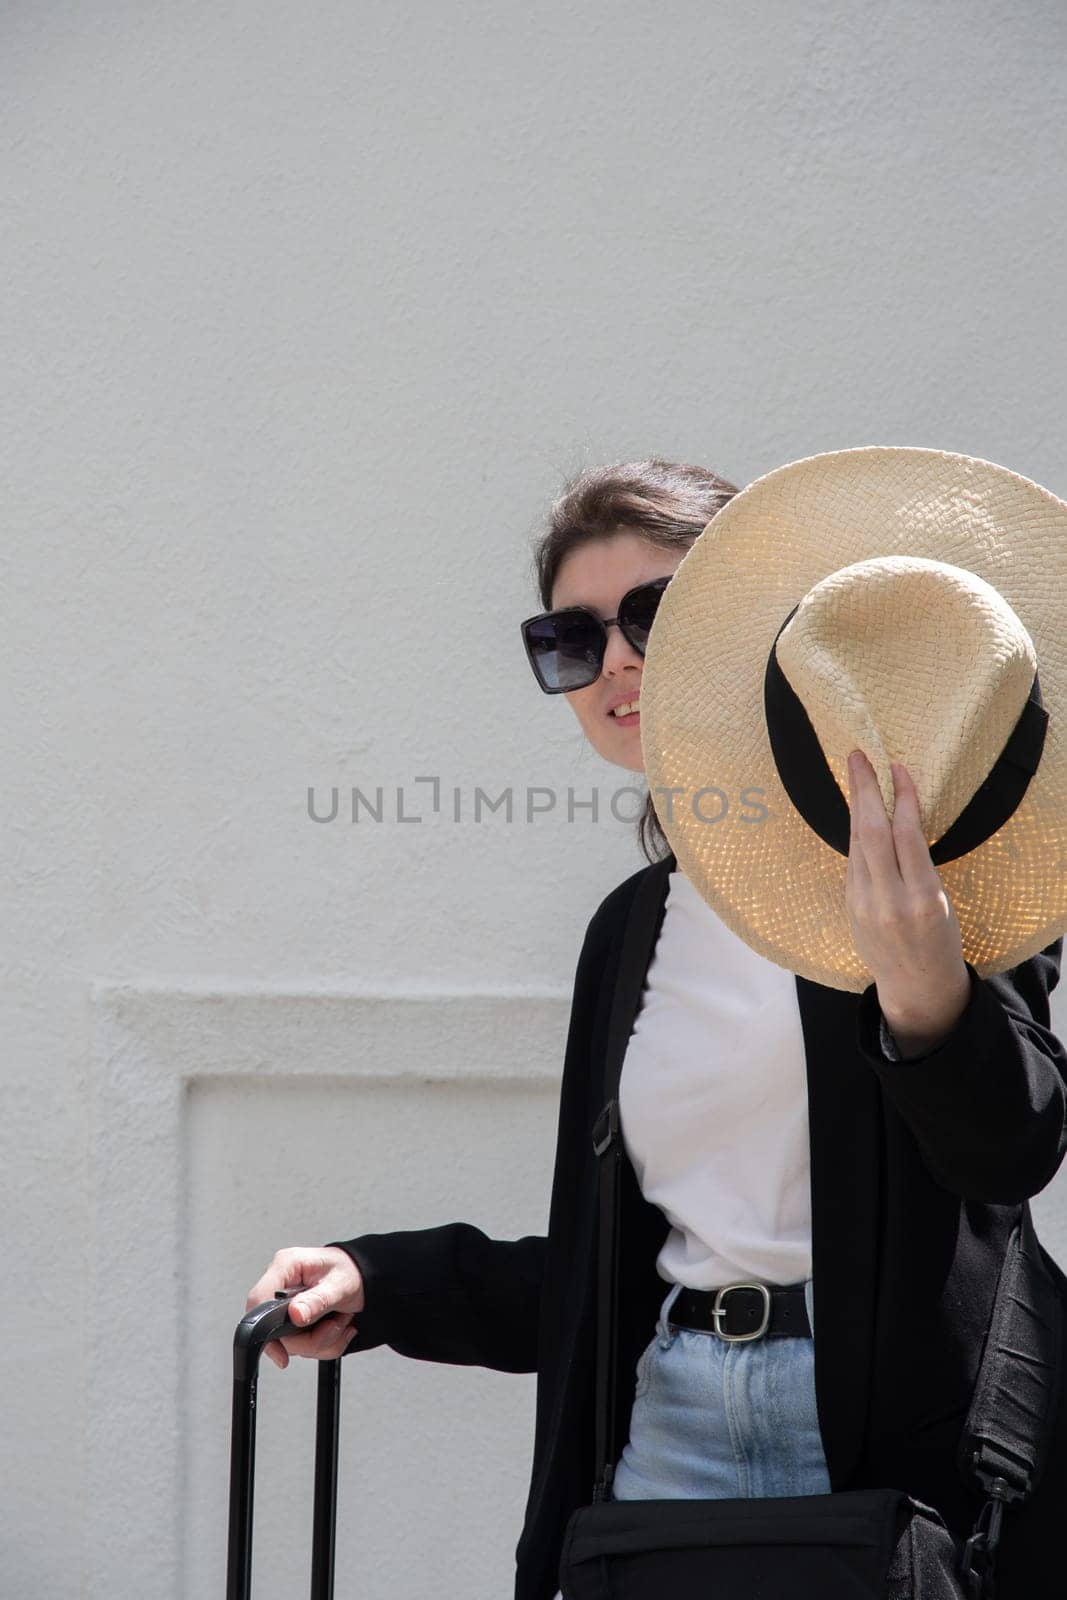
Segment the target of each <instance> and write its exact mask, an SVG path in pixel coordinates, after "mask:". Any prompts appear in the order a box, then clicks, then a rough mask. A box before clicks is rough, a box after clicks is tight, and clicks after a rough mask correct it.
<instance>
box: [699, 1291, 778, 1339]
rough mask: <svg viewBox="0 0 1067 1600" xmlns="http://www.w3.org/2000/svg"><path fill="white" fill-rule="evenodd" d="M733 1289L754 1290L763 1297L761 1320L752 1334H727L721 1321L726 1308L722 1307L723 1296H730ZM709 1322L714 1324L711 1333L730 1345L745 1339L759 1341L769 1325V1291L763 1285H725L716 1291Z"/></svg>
mask: <svg viewBox="0 0 1067 1600" xmlns="http://www.w3.org/2000/svg"><path fill="white" fill-rule="evenodd" d="M734 1289H756V1290H758V1291H759V1293H760V1294H761V1295H762V1296H763V1320H762V1321H761V1323H760V1325H759V1327H758V1328H757V1329H756V1330H755V1332H754V1333H727V1332H726V1331H725V1330H724V1328H723V1326H722V1321H723V1319H724V1318H725V1316H726V1312H727V1307H726V1306H724V1305H723V1303H722V1298H723V1295H726V1294H731V1293H732V1292H733V1290H734ZM711 1320H712V1323H713V1324H714V1326H713V1328H712V1332H713V1333H715V1334H717V1335H718V1337H719V1338H720V1339H726V1340H727V1341H728V1342H729V1343H730V1344H741V1343H743V1342H744V1340H746V1339H761V1338H762V1337H763V1335H764V1334H765V1333H766V1332H767V1329H768V1328H769V1327H770V1323H771V1291H770V1290H769V1289H768V1287H767V1285H766V1284H765V1283H727V1284H724V1285H723V1287H722V1288H721V1289H718V1290H716V1293H715V1300H714V1303H713V1304H712V1308H711Z"/></svg>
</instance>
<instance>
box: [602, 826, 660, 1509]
mask: <svg viewBox="0 0 1067 1600" xmlns="http://www.w3.org/2000/svg"><path fill="white" fill-rule="evenodd" d="M674 866H675V858H674V856H673V855H670V856H666V857H665V858H664V859H663V860H662V861H657V862H654V863H653V865H652V866H650V867H649V868H648V870H647V871H646V873H645V875H644V877H643V878H642V879H641V881H640V883H639V884H638V886H637V889H636V891H635V892H634V898H633V900H632V902H631V904H630V912H629V915H628V917H627V919H626V926H625V929H624V931H623V936H622V951H621V953H620V956H619V971H618V975H617V977H616V981H615V993H614V996H613V999H612V1007H611V1015H610V1018H609V1021H608V1041H607V1059H606V1064H605V1069H604V1109H603V1110H602V1111H601V1113H600V1115H599V1117H598V1118H597V1120H596V1126H595V1127H594V1129H593V1149H594V1150H595V1151H596V1154H597V1157H598V1159H599V1164H600V1231H599V1244H598V1249H597V1358H596V1483H595V1485H594V1488H593V1499H594V1500H606V1499H609V1498H610V1495H611V1479H612V1477H613V1475H614V1470H615V1465H614V1463H615V1438H614V1434H615V1404H614V1400H615V1384H616V1374H617V1367H618V1360H617V1356H618V1296H619V1168H620V1165H621V1163H622V1140H621V1135H620V1132H619V1098H618V1096H619V1079H620V1077H621V1076H622V1065H623V1061H624V1060H625V1057H626V1046H627V1044H628V1042H629V1038H630V1033H631V1031H632V1029H633V1025H634V1019H635V1017H636V1016H637V1012H638V1009H639V1007H640V1004H641V997H642V994H643V992H644V979H645V974H646V972H647V970H648V964H649V961H650V959H651V956H652V951H653V950H654V948H655V944H656V940H657V938H658V937H659V930H660V927H661V925H662V922H663V913H664V911H665V909H666V904H667V878H668V874H669V873H670V872H671V871H672V870H673V868H674Z"/></svg>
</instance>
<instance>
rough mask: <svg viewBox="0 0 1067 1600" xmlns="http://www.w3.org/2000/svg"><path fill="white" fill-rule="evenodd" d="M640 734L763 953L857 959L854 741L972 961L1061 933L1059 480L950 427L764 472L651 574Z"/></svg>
mask: <svg viewBox="0 0 1067 1600" xmlns="http://www.w3.org/2000/svg"><path fill="white" fill-rule="evenodd" d="M641 742H642V748H643V751H644V758H645V767H646V771H647V774H648V781H649V788H650V790H651V792H652V796H653V801H654V803H655V805H656V809H657V813H658V815H659V818H660V821H661V823H662V825H663V829H664V832H665V833H666V835H667V838H668V840H669V842H670V844H671V847H672V849H673V850H674V853H675V856H676V857H677V860H678V865H679V867H680V869H681V870H682V871H683V872H684V873H685V875H686V877H687V878H689V879H690V880H691V882H692V883H693V884H694V885H695V887H696V888H697V889H698V890H699V892H700V894H701V895H702V896H703V898H704V899H705V900H706V901H707V902H708V904H709V905H710V906H712V907H713V909H714V910H715V911H716V912H717V913H718V915H719V916H720V917H721V918H722V920H723V921H724V922H725V923H726V924H727V926H728V927H730V928H732V929H733V931H734V932H735V933H736V934H737V935H738V936H739V937H740V938H741V939H743V940H744V941H745V943H746V944H748V945H750V946H751V947H752V948H753V949H754V950H756V951H758V952H759V953H760V954H761V955H763V956H766V957H767V958H768V959H769V960H771V961H774V962H776V963H777V964H778V965H779V966H783V967H787V968H789V970H790V971H792V972H796V973H799V974H800V975H801V976H802V977H805V978H811V979H813V980H814V981H816V982H818V983H823V984H827V985H829V986H830V987H832V988H836V989H849V990H853V991H859V990H862V989H864V988H866V987H867V985H868V984H869V983H870V982H871V981H872V974H871V973H870V972H869V971H868V969H867V967H866V966H865V964H864V963H863V962H862V961H861V960H860V958H859V956H858V955H857V954H856V950H855V947H854V945H853V942H852V935H851V930H850V927H849V921H848V914H847V911H846V908H845V871H846V865H847V856H848V836H849V820H848V801H847V797H848V755H849V751H850V750H853V749H860V750H863V751H864V753H865V754H866V755H867V757H868V759H869V760H870V762H871V764H872V766H873V768H874V771H875V773H876V774H877V778H878V784H879V787H880V789H881V793H882V798H883V800H884V802H885V806H886V810H887V812H888V814H889V815H890V816H892V814H893V802H894V795H893V778H892V773H891V771H890V766H889V763H890V761H891V760H899V761H902V762H903V763H904V765H905V766H906V767H907V768H908V771H909V772H910V773H911V776H912V778H913V779H914V782H915V786H916V789H917V791H918V796H919V804H920V811H921V815H922V819H923V829H924V832H925V836H926V840H927V843H928V844H929V845H930V847H931V855H932V857H933V860H934V862H935V864H936V865H937V868H938V872H939V874H940V877H941V881H942V884H943V885H944V888H945V892H946V894H947V895H948V897H949V899H950V900H951V902H952V904H953V906H954V907H955V910H956V914H957V917H958V919H959V924H960V931H961V934H962V938H963V954H964V957H965V959H966V960H967V961H969V962H970V963H971V965H972V966H973V967H974V968H975V971H976V972H977V973H978V975H979V976H980V977H986V976H988V975H990V974H991V973H995V972H1003V971H1005V970H1006V969H1007V968H1009V967H1012V966H1015V965H1016V964H1017V963H1018V962H1020V961H1023V960H1025V959H1026V958H1027V957H1029V956H1032V955H1034V954H1035V953H1036V952H1037V951H1039V950H1041V949H1043V948H1044V947H1045V946H1046V945H1047V944H1049V943H1051V942H1052V940H1054V939H1056V938H1058V937H1059V936H1060V935H1061V934H1062V933H1064V932H1065V931H1067V504H1065V503H1064V502H1063V501H1062V500H1059V499H1057V498H1056V496H1055V495H1052V494H1050V493H1049V492H1048V490H1047V489H1042V488H1040V487H1039V486H1038V485H1037V484H1035V483H1032V482H1031V481H1030V480H1029V479H1027V478H1021V477H1019V476H1018V475H1017V474H1016V473H1014V472H1009V471H1008V470H1007V469H1006V468H1005V467H998V466H994V465H993V463H992V462H988V461H979V460H975V459H974V458H973V457H970V456H963V455H953V454H949V453H948V452H946V451H941V450H921V449H912V448H882V447H871V448H867V449H859V450H838V451H831V452H829V453H827V454H824V455H817V456H810V457H808V458H807V459H805V460H803V461H794V462H791V463H790V464H789V465H787V466H784V467H779V468H778V469H777V470H776V471H774V472H770V473H768V474H767V475H766V477H763V478H759V479H757V480H756V482H754V483H752V484H750V485H749V486H748V488H747V489H744V490H742V491H741V493H739V494H738V495H736V496H735V497H734V498H733V499H732V500H730V501H729V502H728V503H727V504H726V505H725V506H724V507H723V509H722V510H721V511H720V512H719V513H718V514H717V516H716V517H715V518H714V520H713V521H712V522H711V523H709V524H708V526H707V528H706V529H705V530H704V532H703V533H702V534H701V535H700V537H699V538H698V539H697V540H696V542H695V543H694V544H693V546H692V547H691V548H690V550H689V551H688V552H687V553H686V556H685V558H684V560H683V561H682V563H681V565H680V566H679V567H678V569H677V571H676V573H675V575H674V578H673V580H672V581H671V583H670V585H669V586H668V588H667V589H666V591H665V592H664V595H663V599H662V600H661V602H660V606H659V610H658V612H657V614H656V618H655V621H654V623H653V625H652V630H651V633H650V635H649V639H648V645H647V649H646V652H645V665H644V671H643V674H642V682H641ZM672 790H673V791H675V792H674V793H673V794H670V793H669V791H672Z"/></svg>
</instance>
